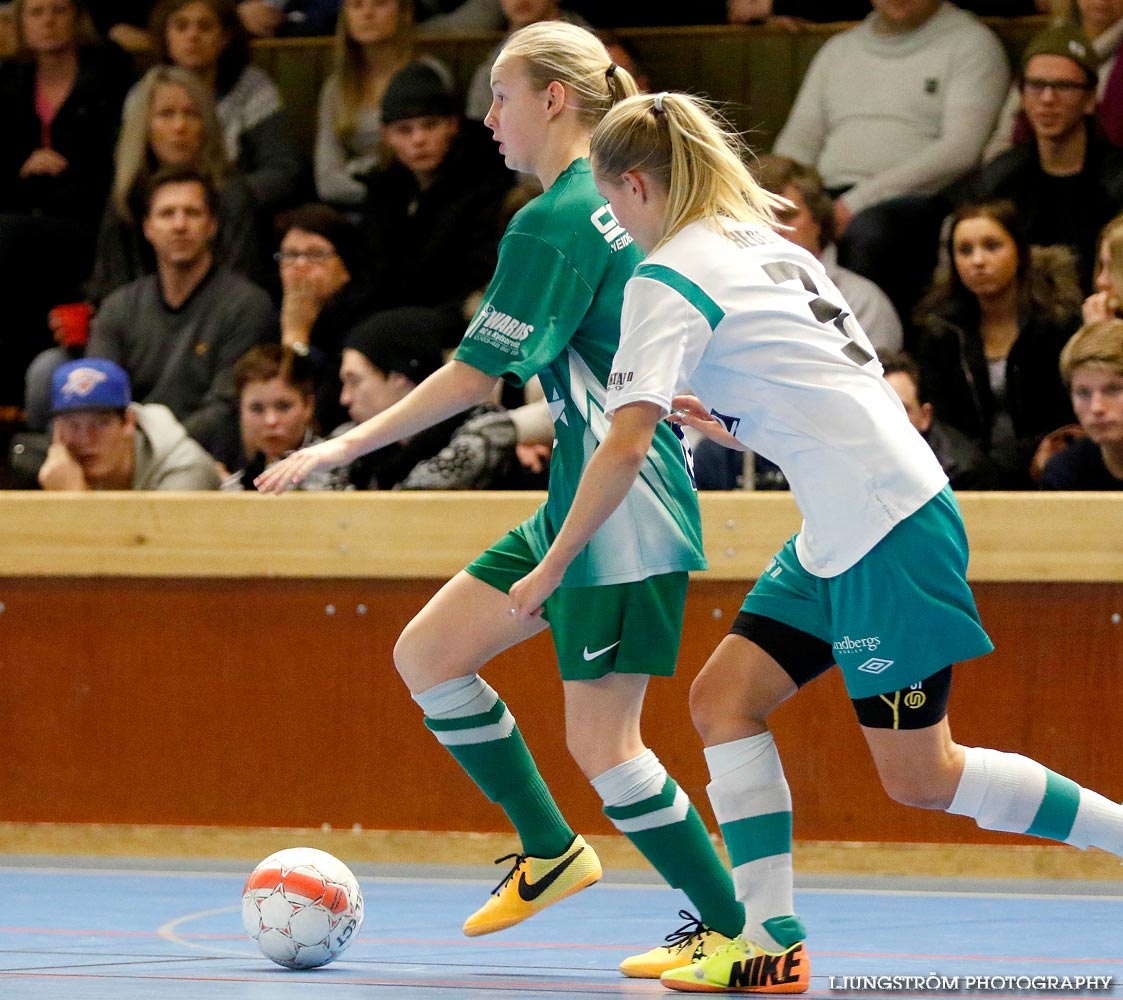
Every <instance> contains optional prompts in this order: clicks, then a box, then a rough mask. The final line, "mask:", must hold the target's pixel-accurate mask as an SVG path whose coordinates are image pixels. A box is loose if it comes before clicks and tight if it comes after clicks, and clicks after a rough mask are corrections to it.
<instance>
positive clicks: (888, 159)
mask: <svg viewBox="0 0 1123 1000" xmlns="http://www.w3.org/2000/svg"><path fill="white" fill-rule="evenodd" d="M873 8H874V12H873V13H872V14H871V15H870V16H869V17H867V18H866V19H865V20H864V21H863V22H862V23H861V24H859V25H857V26H856V27H854V28H851V29H849V30H847V31H843V32H841V33H840V34H837V35H835V36H833V37H832V38H831V39H829V40H828V41H827V43H826V44H825V45H823V47H822V48H821V49H820V50H819V52H818V53H817V54H816V56H815V58H814V59H813V60H812V63H811V66H810V68H809V69H808V72H807V75H806V76H805V77H804V80H803V83H802V85H801V86H800V89H799V94H798V95H797V97H796V101H795V104H794V106H793V107H792V111H791V114H790V116H789V118H788V121H787V123H786V124H785V126H784V128H783V130H782V131H781V133H780V135H779V137H778V138H777V140H776V145H775V152H777V153H780V154H782V155H784V156H789V157H791V158H792V159H794V160H797V161H798V162H801V163H809V164H811V165H813V166H814V167H816V168H817V169H818V171H819V173H820V175H821V176H822V178H823V180H824V181H825V183H826V186H827V190H828V191H830V193H831V194H832V196H834V197H835V221H836V238H837V239H838V243H839V261H840V263H842V264H843V266H845V267H849V268H850V269H851V270H854V271H857V272H858V273H859V274H863V275H865V276H866V277H867V278H870V279H871V280H873V281H875V282H877V284H878V285H880V286H881V288H882V289H884V290H885V291H886V293H888V295H889V297H890V299H892V300H893V304H894V305H895V306H896V307H897V312H898V314H900V315H902V316H904V315H908V314H909V313H910V312H911V307H912V305H913V303H914V302H915V301H916V299H917V298H918V297H919V293H920V290H921V288H920V283H919V281H918V275H922V274H926V273H931V269H932V266H933V265H934V263H935V248H936V246H937V243H938V240H937V236H938V233H939V226H940V222H941V221H942V219H943V216H944V215H945V213H946V204H945V202H944V200H943V199H942V198H941V197H940V194H941V192H943V191H944V190H945V189H946V188H947V187H948V186H949V185H950V184H952V183H953V182H954V181H957V180H958V179H960V178H961V177H962V176H964V175H965V174H967V173H968V172H969V171H971V170H972V169H973V168H974V167H975V166H976V165H977V164H978V161H979V156H980V153H981V152H982V148H983V143H984V142H985V141H986V139H987V136H989V135H990V133H991V130H992V128H993V126H994V119H995V116H996V114H997V113H998V109H999V107H1000V106H1001V104H1002V99H1003V97H1004V96H1005V94H1006V89H1007V87H1008V86H1009V82H1010V73H1009V67H1008V65H1007V61H1006V53H1005V50H1004V49H1003V48H1002V44H1001V43H1000V42H999V40H998V39H997V38H996V37H995V35H994V34H993V33H992V32H991V31H990V30H989V29H987V28H986V27H984V26H983V25H982V24H980V23H979V21H978V19H977V18H975V17H974V16H973V15H971V14H968V13H966V12H965V11H962V10H960V9H959V8H957V7H956V6H954V5H953V4H951V3H947V2H944V0H874V2H873Z"/></svg>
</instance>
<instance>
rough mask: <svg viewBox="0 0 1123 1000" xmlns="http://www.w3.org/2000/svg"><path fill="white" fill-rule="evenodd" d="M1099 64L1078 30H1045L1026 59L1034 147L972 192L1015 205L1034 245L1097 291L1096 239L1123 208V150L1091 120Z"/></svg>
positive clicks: (1020, 150)
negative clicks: (1061, 253) (1056, 249)
mask: <svg viewBox="0 0 1123 1000" xmlns="http://www.w3.org/2000/svg"><path fill="white" fill-rule="evenodd" d="M1097 64H1098V58H1097V56H1096V55H1095V53H1094V51H1093V49H1092V45H1091V42H1089V41H1088V39H1087V37H1086V36H1085V35H1084V33H1083V32H1082V31H1081V30H1080V29H1079V28H1077V27H1074V26H1071V25H1062V26H1060V27H1052V28H1047V29H1045V30H1044V31H1042V32H1041V33H1040V34H1038V35H1036V36H1035V37H1034V38H1033V39H1032V40H1031V41H1030V43H1029V44H1028V45H1027V46H1026V50H1025V52H1024V54H1023V58H1022V71H1021V90H1022V106H1023V108H1024V109H1025V113H1026V118H1027V119H1028V121H1029V125H1030V129H1031V130H1032V133H1033V141H1031V142H1027V143H1023V144H1022V145H1020V146H1015V147H1014V148H1013V149H1010V150H1007V151H1006V152H1005V153H1003V154H1002V155H1001V156H999V157H998V158H997V159H995V160H992V161H991V162H990V163H989V164H987V166H986V167H984V168H983V170H982V172H981V173H980V175H979V177H978V178H977V179H976V180H975V181H974V182H973V183H972V184H971V185H970V186H969V196H970V197H971V198H973V199H976V200H991V199H996V198H1008V199H1010V200H1011V201H1013V202H1014V204H1015V205H1016V206H1017V209H1018V215H1019V217H1020V218H1021V220H1022V224H1023V225H1024V226H1025V229H1026V233H1027V238H1028V239H1029V241H1030V242H1031V243H1034V244H1038V245H1042V246H1046V245H1052V244H1063V245H1065V246H1068V247H1071V248H1072V251H1073V253H1074V254H1075V255H1076V260H1077V269H1078V274H1079V277H1080V284H1081V286H1082V287H1083V288H1084V290H1085V292H1087V291H1090V290H1091V286H1092V272H1093V269H1094V263H1095V249H1096V238H1097V236H1098V235H1099V232H1100V230H1101V229H1102V228H1103V226H1104V225H1105V224H1106V223H1107V221H1108V220H1109V219H1111V218H1112V217H1113V216H1114V215H1116V214H1117V213H1118V212H1119V210H1120V209H1121V208H1123V151H1120V150H1117V149H1115V148H1114V147H1113V146H1111V145H1109V144H1108V142H1107V141H1106V140H1105V139H1103V138H1102V137H1101V136H1100V134H1099V133H1098V132H1097V130H1096V128H1095V125H1094V122H1095V119H1094V118H1093V117H1092V112H1093V110H1094V107H1095V100H1096V89H1095V88H1096V68H1097Z"/></svg>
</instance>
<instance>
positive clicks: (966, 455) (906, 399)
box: [878, 351, 998, 490]
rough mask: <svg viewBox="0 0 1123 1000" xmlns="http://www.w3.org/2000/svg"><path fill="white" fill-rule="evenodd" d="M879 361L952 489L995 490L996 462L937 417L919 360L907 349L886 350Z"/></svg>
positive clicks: (967, 438) (962, 434)
mask: <svg viewBox="0 0 1123 1000" xmlns="http://www.w3.org/2000/svg"><path fill="white" fill-rule="evenodd" d="M878 360H879V361H880V362H881V367H882V368H883V369H884V370H885V381H886V382H888V383H889V384H890V385H891V386H892V387H893V391H894V392H896V394H897V395H898V397H900V400H901V404H902V405H903V406H904V408H905V413H906V414H908V418H909V423H911V424H912V425H913V427H915V428H916V429H917V431H919V433H920V436H921V437H922V438H924V440H925V441H926V442H928V447H929V448H931V449H932V452H933V453H934V454H935V456H936V458H937V459H939V462H940V465H941V467H942V468H943V470H944V472H945V473H946V475H947V477H948V481H949V482H950V483H951V487H952V489H954V490H989V489H994V486H995V483H996V482H997V480H998V477H997V473H996V472H995V469H994V465H993V464H992V463H991V461H990V459H989V458H987V456H986V454H985V453H984V452H983V449H982V448H980V447H979V445H978V444H977V443H976V442H974V441H972V440H971V439H970V438H969V437H967V435H966V434H964V433H962V432H961V431H958V430H956V429H955V428H954V427H952V426H951V425H950V424H946V423H944V422H943V421H942V420H940V419H938V417H937V415H936V410H935V407H934V406H933V405H932V399H931V395H930V394H929V392H928V391H927V386H926V380H925V379H924V377H923V374H922V373H921V371H920V366H919V365H918V364H917V363H916V361H914V360H913V358H912V357H911V356H910V355H908V354H906V353H905V352H904V351H886V352H885V353H884V354H881V355H879V356H878Z"/></svg>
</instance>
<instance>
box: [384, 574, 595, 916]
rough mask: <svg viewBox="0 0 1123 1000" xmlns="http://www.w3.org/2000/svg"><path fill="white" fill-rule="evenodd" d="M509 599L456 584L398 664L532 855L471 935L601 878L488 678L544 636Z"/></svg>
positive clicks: (491, 900) (538, 623)
mask: <svg viewBox="0 0 1123 1000" xmlns="http://www.w3.org/2000/svg"><path fill="white" fill-rule="evenodd" d="M509 605H510V602H509V601H508V600H507V595H506V594H504V593H503V592H502V591H500V590H497V589H495V588H494V587H492V586H490V585H488V584H486V583H484V582H482V581H481V580H478V579H476V578H475V577H473V576H471V575H470V574H468V573H464V572H461V573H458V574H457V575H456V576H454V577H453V578H452V579H451V580H450V581H449V582H448V583H446V584H445V585H444V586H443V587H442V588H441V589H440V591H438V592H437V594H435V595H434V597H433V598H432V600H430V601H429V603H428V604H427V605H426V606H425V607H424V608H423V609H422V610H421V612H420V613H419V614H418V615H417V616H416V617H415V618H414V619H413V621H411V622H410V623H409V625H408V626H406V628H405V630H404V631H403V632H402V635H401V637H400V638H399V639H398V643H397V645H396V646H395V648H394V662H395V665H396V666H397V668H398V672H399V673H400V674H401V675H402V677H403V679H404V680H405V682H406V684H407V685H408V686H409V689H410V691H411V693H412V694H413V697H414V700H415V701H416V702H417V703H418V704H419V705H420V706H421V708H422V710H423V711H424V713H425V725H426V726H428V728H429V729H430V730H432V731H433V733H434V735H435V736H436V737H437V739H438V740H440V742H441V743H442V744H444V746H445V748H446V749H447V750H448V751H449V753H450V754H452V756H453V757H454V758H455V760H456V761H457V763H459V764H460V766H461V767H463V768H464V770H465V771H466V772H467V773H468V775H469V777H471V778H472V780H473V781H475V783H476V784H477V785H478V786H479V788H480V790H481V791H482V792H483V793H484V794H485V795H486V796H487V797H488V798H489V799H490V800H491V801H492V802H495V803H497V804H498V805H500V806H501V807H502V808H503V811H504V812H506V813H507V816H508V817H509V818H510V820H511V822H512V823H513V824H514V826H515V829H516V830H517V831H518V834H519V837H520V838H521V840H522V850H521V851H520V852H518V853H517V854H513V855H510V856H509V857H507V858H501V859H500V861H510V860H513V861H514V865H513V867H512V868H511V871H510V873H509V874H508V875H507V877H506V878H504V879H503V881H502V882H501V883H500V884H499V885H498V886H497V887H496V889H495V891H494V892H493V893H492V895H491V896H489V897H488V900H487V902H486V903H485V904H484V906H483V907H481V908H480V909H479V910H478V911H477V912H475V913H473V914H472V915H471V916H470V917H469V918H468V920H467V921H466V922H465V924H464V933H465V934H467V935H469V936H472V937H474V936H476V935H479V934H490V933H492V932H493V931H498V930H502V929H503V928H505V927H510V926H512V925H513V924H516V923H519V922H520V921H522V920H525V919H526V918H527V917H529V916H532V915H533V914H535V913H537V912H538V911H539V910H541V909H543V908H544V907H546V906H549V905H550V904H551V903H555V902H557V901H558V900H560V899H564V898H565V897H566V896H568V895H570V894H572V893H574V892H576V891H578V890H579V889H582V888H585V887H586V886H588V885H592V884H593V883H594V882H596V881H597V880H598V879H599V878H600V876H601V866H600V862H599V861H598V859H597V856H596V854H595V853H594V852H593V850H592V849H591V848H590V847H589V846H588V845H587V844H586V843H585V841H584V840H583V839H582V838H581V837H579V836H577V835H576V834H575V833H574V832H573V830H572V829H571V828H570V826H569V824H568V823H567V822H566V821H565V818H564V817H563V816H562V814H561V812H560V810H559V809H558V807H557V805H556V804H555V802H554V800H553V797H552V796H551V795H550V791H549V789H548V788H547V787H546V783H545V782H544V781H543V780H542V776H541V775H540V774H539V772H538V768H537V766H536V765H535V763H534V760H533V758H532V757H531V755H530V751H529V750H528V749H527V746H526V743H525V742H524V740H523V738H522V734H521V733H520V732H519V729H518V726H517V725H516V724H515V720H514V717H513V716H512V715H511V713H510V711H508V709H507V707H506V706H505V705H504V704H503V702H502V701H501V700H500V699H499V696H498V694H496V692H495V691H494V690H493V689H492V688H491V687H490V686H489V685H488V684H487V683H486V682H485V681H484V680H483V679H482V678H481V677H480V676H479V673H478V671H479V670H480V669H481V668H482V667H483V666H484V664H486V663H487V662H488V661H489V660H490V659H491V658H492V657H494V656H497V655H498V654H499V653H501V652H503V651H504V650H505V649H509V648H510V647H511V646H514V645H516V644H517V643H519V642H522V641H523V640H524V639H529V638H530V637H531V636H533V635H536V634H538V633H539V632H541V631H543V630H544V629H545V628H546V627H547V625H546V623H545V622H544V621H542V620H541V619H532V620H530V621H519V620H517V619H516V618H514V617H512V616H511V614H510V607H509Z"/></svg>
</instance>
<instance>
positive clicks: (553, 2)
mask: <svg viewBox="0 0 1123 1000" xmlns="http://www.w3.org/2000/svg"><path fill="white" fill-rule="evenodd" d="M500 6H501V7H502V8H503V17H504V20H505V24H504V27H505V29H506V30H507V31H508V32H512V31H517V30H518V29H519V28H525V27H526V26H527V25H528V24H534V23H535V22H537V21H558V20H562V21H569V22H570V23H571V24H578V25H580V26H581V27H582V28H591V27H592V25H590V24H589V22H588V21H586V20H585V18H583V17H582V16H581V15H580V14H577V13H574V12H573V11H568V10H563V9H562V7H561V5H560V0H500ZM502 48H503V43H502V42H500V43H499V44H498V45H496V47H495V48H494V49H492V50H491V52H490V53H488V56H487V58H486V59H485V60H484V61H483V62H482V63H480V65H479V66H477V67H476V71H475V73H473V74H472V80H471V82H470V83H469V84H468V98H467V101H466V102H465V105H464V113H465V114H466V115H467V116H468V117H469V118H471V119H473V120H474V121H478V122H482V121H483V120H484V116H485V115H486V114H487V112H488V109H489V108H490V107H491V67H492V66H493V65H494V64H495V60H496V58H497V57H498V56H499V52H500V50H501V49H502Z"/></svg>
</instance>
